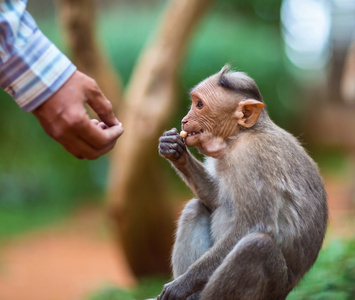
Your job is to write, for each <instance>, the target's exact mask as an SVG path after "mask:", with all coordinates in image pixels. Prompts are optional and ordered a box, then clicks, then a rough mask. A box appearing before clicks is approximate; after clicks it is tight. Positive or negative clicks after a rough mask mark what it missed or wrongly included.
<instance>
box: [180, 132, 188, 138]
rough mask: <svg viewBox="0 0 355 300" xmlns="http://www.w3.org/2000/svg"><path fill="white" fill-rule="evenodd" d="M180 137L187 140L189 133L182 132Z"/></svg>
mask: <svg viewBox="0 0 355 300" xmlns="http://www.w3.org/2000/svg"><path fill="white" fill-rule="evenodd" d="M180 136H181V137H182V138H183V139H185V138H186V137H187V132H186V131H185V130H181V131H180Z"/></svg>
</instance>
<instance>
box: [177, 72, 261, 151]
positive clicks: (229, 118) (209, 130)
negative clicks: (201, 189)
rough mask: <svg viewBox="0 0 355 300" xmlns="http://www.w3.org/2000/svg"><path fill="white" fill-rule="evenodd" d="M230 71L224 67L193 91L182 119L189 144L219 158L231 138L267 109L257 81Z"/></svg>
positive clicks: (250, 124)
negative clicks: (189, 106) (189, 105)
mask: <svg viewBox="0 0 355 300" xmlns="http://www.w3.org/2000/svg"><path fill="white" fill-rule="evenodd" d="M228 70H229V66H228V65H226V66H224V67H223V68H222V70H221V71H220V72H219V73H216V74H214V75H212V76H210V77H208V78H207V79H205V80H203V81H202V82H200V83H199V84H198V85H197V86H196V87H194V88H193V89H192V90H191V92H190V95H191V100H192V105H191V109H190V111H189V112H188V114H187V115H186V116H185V117H184V118H183V119H182V121H181V122H182V128H183V130H185V131H186V132H187V133H188V136H187V137H186V140H185V142H186V145H187V146H188V147H197V149H198V150H199V152H201V153H202V154H204V155H207V156H212V157H216V158H217V157H220V156H221V155H223V153H224V150H225V149H226V148H227V146H228V142H229V141H230V140H231V139H230V138H231V137H235V136H237V135H238V133H239V132H240V130H243V129H248V128H251V127H253V126H254V125H255V124H256V122H257V121H258V118H259V116H260V113H261V111H262V110H263V108H264V103H263V100H262V97H261V94H260V92H259V89H258V87H257V85H256V83H255V82H254V80H253V79H251V78H250V77H248V76H247V75H246V74H244V73H241V72H232V71H231V72H228Z"/></svg>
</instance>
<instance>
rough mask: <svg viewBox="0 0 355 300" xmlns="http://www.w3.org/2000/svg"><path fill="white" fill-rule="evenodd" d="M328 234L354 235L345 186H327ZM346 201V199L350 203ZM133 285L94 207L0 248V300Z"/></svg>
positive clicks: (68, 296) (67, 297)
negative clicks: (108, 286)
mask: <svg viewBox="0 0 355 300" xmlns="http://www.w3.org/2000/svg"><path fill="white" fill-rule="evenodd" d="M326 185H327V192H328V195H329V207H330V230H329V232H330V234H331V236H333V237H334V236H350V235H352V236H353V237H354V232H355V231H354V229H355V227H354V225H355V222H354V220H353V219H354V216H355V214H354V203H352V201H354V200H353V199H354V195H353V194H352V192H353V191H352V189H351V187H349V185H347V184H344V183H342V182H335V181H331V182H327V184H326ZM351 199H352V200H351ZM133 284H134V279H133V277H132V276H131V274H130V272H129V269H128V267H127V265H126V262H125V260H124V257H123V255H122V252H121V251H120V250H119V249H117V248H115V247H114V244H113V242H112V240H111V239H110V236H109V234H108V231H107V228H106V226H105V221H104V216H103V212H102V211H101V210H100V209H97V208H96V209H92V208H91V209H84V210H81V211H79V212H78V213H76V214H75V215H74V216H73V217H72V218H71V219H70V220H69V221H67V222H65V223H63V224H59V225H58V226H55V227H52V228H49V229H43V230H41V231H39V232H36V233H33V234H29V235H26V236H22V237H19V238H16V239H14V240H11V241H9V242H8V243H6V244H5V245H2V246H1V248H0V299H1V300H24V299H26V300H81V299H85V298H86V297H87V296H88V295H90V294H91V293H92V292H94V291H97V290H98V289H100V288H102V287H104V286H105V285H116V286H120V287H130V286H132V285H133Z"/></svg>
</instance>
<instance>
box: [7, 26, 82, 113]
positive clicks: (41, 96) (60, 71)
mask: <svg viewBox="0 0 355 300" xmlns="http://www.w3.org/2000/svg"><path fill="white" fill-rule="evenodd" d="M75 70H76V67H75V66H74V65H73V64H72V63H71V61H70V60H69V59H68V58H67V57H66V56H65V55H64V54H63V53H62V52H61V51H60V50H59V49H58V48H57V47H56V46H55V45H54V44H53V43H52V42H51V41H50V40H48V38H47V37H46V36H45V35H44V34H43V33H42V32H41V31H40V30H39V29H37V30H35V31H34V33H33V35H32V36H31V37H30V38H29V40H28V42H27V43H26V44H25V45H24V46H23V47H21V48H20V49H17V51H16V52H15V53H14V54H13V55H12V56H11V57H10V58H9V59H8V60H7V61H6V62H5V63H4V64H2V65H0V87H1V88H2V89H4V90H5V91H6V92H7V93H9V94H10V95H11V96H12V97H13V98H14V99H15V101H16V102H17V104H18V105H19V106H20V107H21V108H22V109H24V110H25V111H27V112H30V111H32V110H34V109H35V108H36V107H38V106H39V105H41V104H42V103H43V102H44V101H46V100H47V99H48V98H49V97H50V96H52V95H53V94H54V93H55V92H56V91H57V90H58V89H59V88H60V87H61V86H62V85H63V84H64V83H65V82H66V81H67V80H68V79H69V77H71V76H72V75H73V73H74V72H75Z"/></svg>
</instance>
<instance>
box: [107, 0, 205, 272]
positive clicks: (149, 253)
mask: <svg viewBox="0 0 355 300" xmlns="http://www.w3.org/2000/svg"><path fill="white" fill-rule="evenodd" d="M211 2H212V0H195V1H191V0H173V1H171V2H170V3H169V5H168V7H167V10H166V11H165V13H164V18H163V19H162V20H161V23H160V26H159V28H158V30H157V34H156V35H155V38H154V39H153V40H152V41H151V43H150V44H149V45H148V46H147V47H146V49H145V51H144V52H143V54H142V55H141V57H140V59H139V61H138V63H137V66H136V68H135V70H134V72H133V76H132V78H131V80H130V83H129V86H128V89H127V92H126V94H125V100H126V109H125V111H124V114H123V119H122V122H123V125H124V127H125V134H124V135H123V136H122V137H121V138H120V141H119V142H118V145H117V147H116V148H115V149H114V152H113V153H112V162H111V172H110V180H109V187H108V205H109V211H110V213H111V216H112V221H113V226H114V232H116V233H117V238H118V239H119V240H120V241H122V242H123V247H124V249H125V252H126V255H127V258H128V261H129V264H130V265H131V267H132V270H133V272H134V273H135V274H136V275H138V276H142V275H148V274H157V273H165V274H166V273H167V272H169V270H170V267H169V265H170V263H169V261H170V250H171V245H172V242H173V227H174V226H173V219H174V217H173V214H172V210H171V206H170V203H169V199H171V198H170V197H169V196H168V195H167V193H166V192H165V188H164V187H165V182H164V178H163V175H161V173H160V171H159V167H158V165H159V161H158V160H159V159H161V158H159V155H158V151H157V145H158V138H159V136H160V135H161V133H162V131H163V130H164V126H165V124H166V123H167V121H168V120H169V118H170V117H171V116H172V115H173V112H174V103H175V102H176V97H175V95H176V82H177V75H178V70H179V66H180V64H181V61H182V58H183V54H184V52H185V48H186V46H187V44H188V39H189V37H190V35H191V33H192V31H193V30H192V29H193V27H194V25H196V24H197V22H198V21H199V20H200V18H201V17H202V15H203V14H204V12H205V11H206V9H207V7H208V6H209V4H210V3H211Z"/></svg>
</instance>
